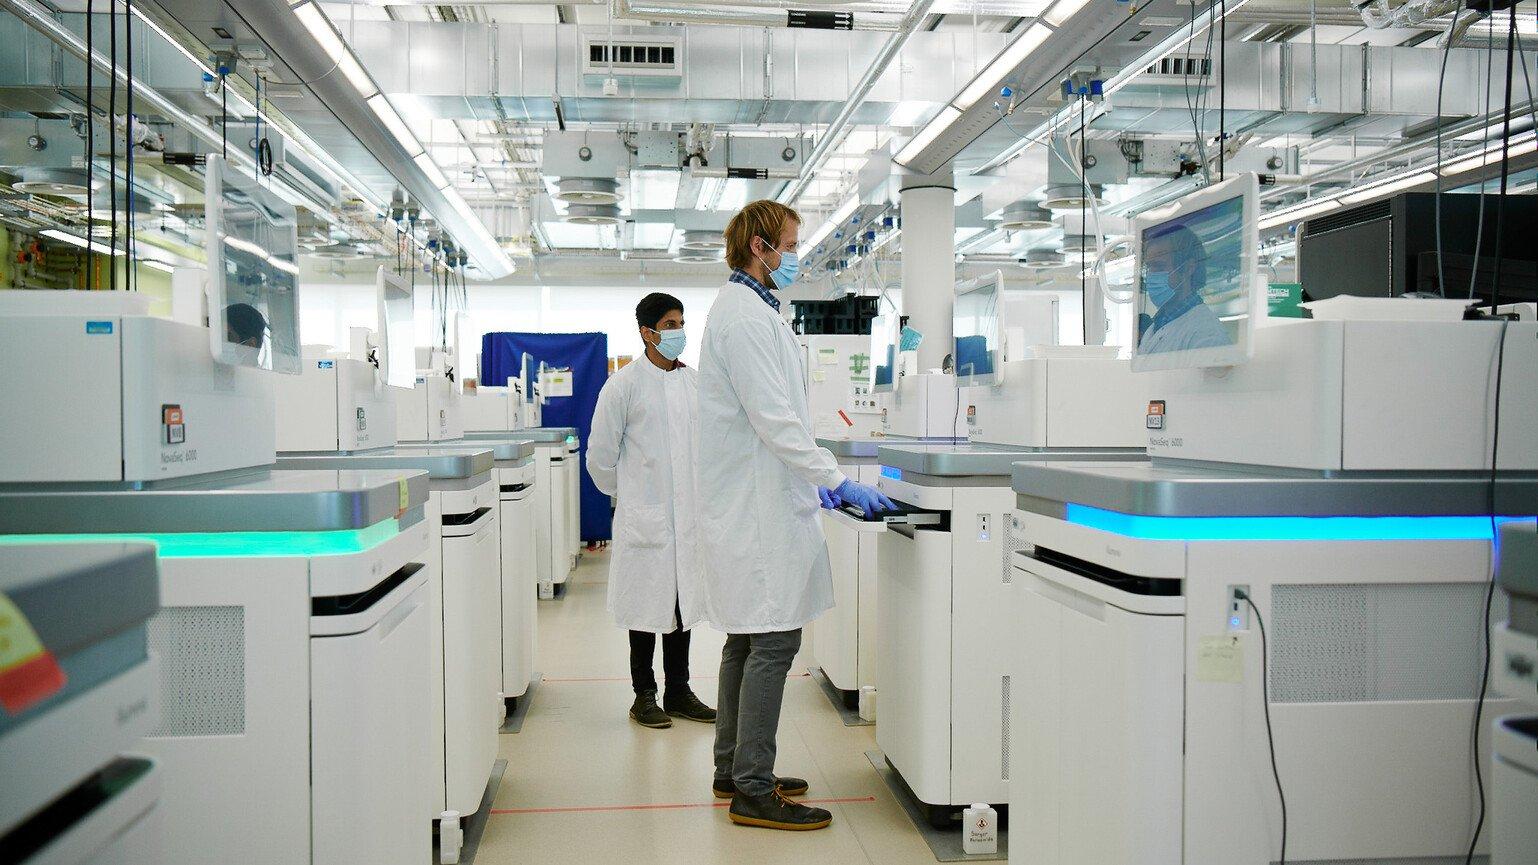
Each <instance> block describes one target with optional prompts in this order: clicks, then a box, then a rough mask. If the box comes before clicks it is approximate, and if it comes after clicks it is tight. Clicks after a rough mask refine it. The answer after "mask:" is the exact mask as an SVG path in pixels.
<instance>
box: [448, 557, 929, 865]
mask: <svg viewBox="0 0 1538 865" xmlns="http://www.w3.org/2000/svg"><path fill="white" fill-rule="evenodd" d="M606 574H607V556H606V555H604V554H603V553H598V554H596V555H595V554H592V553H589V554H587V555H585V556H584V557H583V563H582V565H581V566H580V567H579V568H578V570H577V572H576V573H574V574H573V575H572V577H571V578H570V580H569V581H568V587H567V590H566V595H565V597H563V598H560V599H557V600H554V601H542V602H540V610H539V654H538V659H539V660H538V663H537V668H538V670H539V671H540V673H541V674H543V676H544V678H545V681H544V682H543V683H541V684H540V685H539V686H538V689H537V692H536V694H535V696H534V701H533V703H532V705H531V707H530V710H529V714H528V717H527V718H526V719H525V721H524V724H523V730H522V732H520V733H517V734H511V735H504V736H502V740H501V755H502V758H503V759H505V760H506V761H507V774H506V775H505V777H504V778H503V780H502V786H501V788H500V791H499V792H498V795H497V798H496V801H495V802H494V803H493V811H492V814H491V815H490V817H489V818H488V822H487V826H486V830H485V834H484V836H483V837H482V839H481V843H480V847H479V851H478V853H477V854H476V860H475V861H476V863H477V865H493V863H520V865H523V863H530V865H543V863H588V862H593V863H605V865H647V863H691V865H696V863H698V865H705V863H732V865H754V863H765V865H786V863H791V865H818V863H838V865H854V863H872V865H904V863H925V865H928V863H933V862H934V861H935V859H934V856H933V854H931V853H930V851H929V848H928V847H927V846H926V845H925V843H924V841H923V839H922V838H921V837H920V836H919V833H918V831H917V830H916V829H915V828H914V827H913V824H912V823H911V822H910V821H909V820H908V818H907V817H906V815H905V814H904V813H903V811H902V808H901V806H900V805H899V804H898V803H897V801H896V800H895V799H894V798H893V797H892V794H891V793H890V792H889V791H888V789H887V788H886V785H885V784H884V783H883V782H882V781H881V779H880V778H879V777H878V776H877V775H876V772H875V770H874V769H873V768H872V767H871V764H870V761H869V760H867V759H866V757H865V753H864V752H866V751H869V750H872V749H874V748H875V747H876V736H875V728H874V727H845V726H843V724H842V723H841V722H840V720H839V716H838V713H837V712H835V711H834V709H833V707H832V705H831V704H830V703H829V702H828V699H827V697H825V696H824V695H823V693H822V691H821V690H820V689H819V688H818V686H817V684H816V682H814V681H813V680H812V679H810V678H809V677H807V676H805V675H802V673H803V672H804V671H805V669H806V665H807V662H808V661H809V659H810V656H809V655H808V654H807V653H806V652H805V651H803V655H802V657H801V658H798V659H797V662H796V664H795V666H794V667H793V668H792V674H793V675H792V677H791V678H790V679H789V680H788V682H787V685H786V693H785V707H784V711H783V714H782V715H781V718H780V734H779V761H778V764H777V766H776V769H777V771H779V772H780V773H781V774H784V775H796V776H800V777H804V778H806V779H808V780H809V781H810V782H811V791H810V793H809V794H808V798H809V799H813V800H817V799H824V800H826V799H833V800H839V801H835V802H831V803H826V804H823V807H826V808H828V809H829V810H831V811H832V812H833V825H832V826H830V827H829V828H827V829H823V830H819V831H816V832H778V831H773V830H766V829H754V828H748V827H742V826H735V825H733V824H731V823H730V822H728V820H727V817H726V809H725V808H721V807H714V805H715V804H716V800H715V799H713V798H712V797H711V793H710V782H711V775H712V771H711V744H712V733H713V728H712V727H711V725H708V724H698V723H691V722H688V721H681V720H675V722H674V726H673V728H672V729H668V730H648V729H644V728H642V727H639V726H637V725H636V724H633V723H631V722H630V720H629V719H628V718H627V717H626V711H627V709H628V708H629V706H630V701H631V698H632V695H631V691H630V684H629V661H628V658H629V648H628V643H627V640H626V635H625V632H624V631H622V630H621V629H619V628H618V627H616V626H615V625H614V623H613V621H612V620H611V619H610V618H609V615H608V612H607V611H606V610H605V609H604V595H605V591H606V588H607V585H606V582H605V579H606ZM722 641H723V637H722V635H720V634H718V633H716V632H714V631H712V630H710V629H709V628H705V627H701V628H696V629H695V631H694V636H693V645H692V652H691V655H692V662H691V666H692V670H691V672H692V674H693V676H694V687H695V691H696V692H697V693H698V694H699V695H700V698H701V699H703V700H704V701H705V702H706V703H708V704H710V705H712V706H714V705H715V704H716V668H717V665H718V664H719V661H720V651H721V644H722ZM657 654H658V657H657V659H656V663H655V666H656V670H657V678H658V680H659V681H660V680H661V679H662V669H661V667H662V660H661V647H660V646H659V647H658V652H657Z"/></svg>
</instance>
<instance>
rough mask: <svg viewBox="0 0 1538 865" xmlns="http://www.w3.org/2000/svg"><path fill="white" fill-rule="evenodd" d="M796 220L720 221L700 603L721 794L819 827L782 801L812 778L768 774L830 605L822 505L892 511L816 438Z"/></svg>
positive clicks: (708, 373)
mask: <svg viewBox="0 0 1538 865" xmlns="http://www.w3.org/2000/svg"><path fill="white" fill-rule="evenodd" d="M800 226H801V218H800V217H799V216H798V215H797V214H796V212H795V211H794V210H791V209H790V208H788V207H786V206H784V205H782V204H778V203H776V202H773V201H755V202H753V203H752V204H749V205H748V206H747V207H745V208H743V209H742V212H741V213H738V214H737V215H736V216H734V217H732V220H731V222H730V223H729V224H728V225H727V226H726V261H727V264H728V265H730V266H731V268H732V275H731V277H730V278H729V280H728V282H727V283H726V285H724V286H722V288H721V291H720V293H719V294H718V295H717V296H716V301H715V303H714V304H713V305H712V306H711V308H710V316H709V318H708V319H707V321H706V323H705V341H704V346H703V348H702V349H701V353H700V375H699V398H700V409H699V411H700V444H699V449H700V450H699V452H700V458H699V466H700V468H699V496H700V514H701V516H700V530H701V532H700V533H701V537H700V542H701V543H700V546H701V549H702V551H703V553H704V563H703V564H704V573H705V584H706V591H705V597H706V610H707V613H708V615H709V618H710V621H711V624H712V625H714V626H715V627H716V628H717V629H718V630H721V631H724V632H725V633H726V634H727V639H726V646H725V647H724V648H723V649H722V651H721V678H720V690H719V692H718V695H717V715H716V746H715V761H716V770H715V783H714V785H713V786H714V790H715V794H716V796H717V797H719V798H723V799H725V798H731V799H732V806H731V810H730V811H729V812H728V814H729V815H730V818H731V820H732V822H734V823H738V824H742V825H747V826H763V827H767V828H771V829H802V830H804V829H821V828H822V827H824V826H827V825H828V824H829V823H831V822H832V821H833V815H832V814H830V813H829V812H827V811H825V810H823V809H821V808H810V807H807V806H805V805H801V804H799V803H796V802H793V801H791V800H790V799H787V798H785V797H786V796H795V795H799V794H801V793H805V792H806V790H807V782H806V781H803V780H801V779H799V778H789V777H783V776H776V775H775V773H774V758H775V750H776V746H775V734H776V731H777V728H778V726H779V721H780V705H781V703H782V701H783V700H784V696H785V677H786V674H787V673H788V672H789V671H790V665H791V663H792V661H793V660H794V659H795V656H796V652H797V651H798V650H799V649H800V647H801V629H802V628H803V627H805V626H806V625H808V624H810V623H811V622H812V620H814V619H816V618H817V617H818V616H820V615H822V613H823V612H825V611H826V610H828V609H829V608H830V607H832V606H833V577H832V572H831V570H830V569H829V566H828V547H827V541H826V540H825V539H824V538H823V535H822V525H821V523H820V522H819V521H818V517H817V508H818V505H819V502H820V503H821V505H822V506H823V507H828V508H832V507H838V506H840V505H841V504H842V503H843V502H845V501H847V502H850V503H851V504H856V505H859V506H860V507H861V508H862V509H863V510H864V511H865V512H866V513H867V515H871V514H873V513H874V512H875V511H877V510H885V509H890V508H891V507H892V503H891V501H889V500H888V499H887V498H886V497H885V496H883V495H882V494H881V493H880V492H878V491H877V490H876V489H874V488H873V487H869V486H866V485H863V484H859V483H856V482H854V481H851V480H849V479H848V478H846V477H844V475H843V474H842V473H840V472H839V470H838V465H837V464H836V462H835V461H834V459H833V456H832V455H831V454H830V453H828V452H827V451H826V450H824V449H822V448H820V447H818V446H817V442H816V440H815V439H813V437H812V424H811V411H810V410H809V409H808V407H807V400H806V389H805V385H804V384H803V375H804V373H803V370H802V366H801V364H802V360H801V349H800V347H799V346H798V345H797V343H796V338H795V334H793V333H792V332H791V330H790V325H789V324H788V323H787V322H786V321H785V318H784V317H783V316H781V315H780V300H779V298H777V297H775V296H774V291H776V290H780V291H783V290H784V289H786V288H789V287H790V285H791V283H793V282H795V279H796V274H797V270H798V267H799V260H798V258H797V254H796V234H797V232H798V230H799V229H800Z"/></svg>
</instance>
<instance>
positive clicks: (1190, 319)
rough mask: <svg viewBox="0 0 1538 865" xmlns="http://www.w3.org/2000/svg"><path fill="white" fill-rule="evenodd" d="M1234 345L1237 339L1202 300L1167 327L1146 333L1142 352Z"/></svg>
mask: <svg viewBox="0 0 1538 865" xmlns="http://www.w3.org/2000/svg"><path fill="white" fill-rule="evenodd" d="M1233 344H1234V338H1233V337H1232V336H1230V335H1229V333H1228V330H1227V329H1226V328H1224V327H1223V322H1222V321H1221V320H1220V319H1219V318H1218V316H1217V313H1215V312H1213V311H1212V309H1211V307H1209V306H1207V305H1206V304H1205V303H1198V304H1197V305H1195V306H1193V307H1191V308H1190V309H1188V310H1186V311H1185V312H1183V313H1181V314H1180V315H1179V316H1176V317H1175V318H1173V319H1171V320H1170V321H1168V322H1166V323H1165V324H1164V326H1162V327H1159V328H1157V329H1154V330H1150V331H1148V332H1147V333H1144V334H1143V338H1142V340H1141V344H1140V345H1139V347H1138V351H1139V352H1140V353H1142V354H1160V353H1162V352H1167V351H1188V350H1192V349H1199V348H1222V347H1223V346H1229V345H1233Z"/></svg>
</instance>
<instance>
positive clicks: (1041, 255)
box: [1020, 249, 1071, 270]
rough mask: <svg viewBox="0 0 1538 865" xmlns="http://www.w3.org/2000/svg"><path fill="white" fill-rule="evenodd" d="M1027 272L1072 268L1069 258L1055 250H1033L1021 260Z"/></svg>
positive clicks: (1021, 264)
mask: <svg viewBox="0 0 1538 865" xmlns="http://www.w3.org/2000/svg"><path fill="white" fill-rule="evenodd" d="M1020 266H1021V267H1023V268H1025V269H1026V270H1063V269H1065V268H1068V267H1070V266H1071V265H1070V264H1069V262H1068V257H1067V256H1065V255H1063V254H1062V253H1061V252H1058V251H1057V250H1055V249H1033V250H1031V251H1029V252H1027V253H1026V254H1025V258H1022V259H1020Z"/></svg>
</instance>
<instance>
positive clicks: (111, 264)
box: [107, 3, 117, 291]
mask: <svg viewBox="0 0 1538 865" xmlns="http://www.w3.org/2000/svg"><path fill="white" fill-rule="evenodd" d="M107 39H108V42H109V47H108V51H107V53H108V56H109V57H110V58H111V61H112V62H111V65H110V68H109V70H108V72H107V202H108V207H110V208H111V209H112V213H111V229H112V233H111V234H110V235H109V236H108V237H107V243H108V244H109V249H108V256H109V257H108V259H107V286H108V288H109V289H110V290H112V291H117V262H116V261H114V259H115V258H116V257H117V128H116V126H117V6H116V4H115V3H113V4H110V5H108V6H107Z"/></svg>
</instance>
